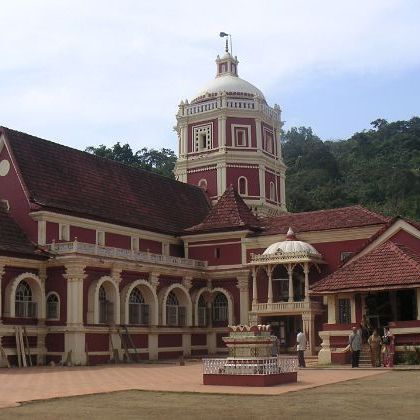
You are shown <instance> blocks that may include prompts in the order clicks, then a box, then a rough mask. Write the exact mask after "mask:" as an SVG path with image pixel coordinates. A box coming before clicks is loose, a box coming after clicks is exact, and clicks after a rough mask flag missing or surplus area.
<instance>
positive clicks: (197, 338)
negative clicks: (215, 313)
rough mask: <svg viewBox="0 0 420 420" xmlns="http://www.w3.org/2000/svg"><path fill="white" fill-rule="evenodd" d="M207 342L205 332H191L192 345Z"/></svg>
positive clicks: (202, 344) (200, 344)
mask: <svg viewBox="0 0 420 420" xmlns="http://www.w3.org/2000/svg"><path fill="white" fill-rule="evenodd" d="M206 344H207V335H206V334H191V345H192V346H205V345H206Z"/></svg>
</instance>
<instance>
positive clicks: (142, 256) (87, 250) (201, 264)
mask: <svg viewBox="0 0 420 420" xmlns="http://www.w3.org/2000/svg"><path fill="white" fill-rule="evenodd" d="M49 250H50V252H51V253H53V254H56V255H69V254H70V255H71V254H83V255H92V256H98V257H105V258H113V259H120V260H128V261H139V262H144V263H152V264H161V265H170V266H176V267H182V268H195V269H199V270H204V269H206V268H207V261H199V260H193V259H190V258H180V257H171V256H169V255H162V254H153V253H151V252H143V251H135V250H130V249H122V248H114V247H109V246H100V245H95V244H88V243H85V242H78V241H77V240H75V241H73V242H60V243H52V244H51V245H49Z"/></svg>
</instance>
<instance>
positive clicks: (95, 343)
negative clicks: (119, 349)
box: [85, 333, 109, 359]
mask: <svg viewBox="0 0 420 420" xmlns="http://www.w3.org/2000/svg"><path fill="white" fill-rule="evenodd" d="M85 340H86V344H87V349H88V352H91V351H108V350H109V334H108V333H104V334H95V333H87V334H86V335H85ZM107 359H109V356H107Z"/></svg>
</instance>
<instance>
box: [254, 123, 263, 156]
mask: <svg viewBox="0 0 420 420" xmlns="http://www.w3.org/2000/svg"><path fill="white" fill-rule="evenodd" d="M255 132H256V135H257V149H258V150H262V127H261V120H260V119H259V118H256V119H255Z"/></svg>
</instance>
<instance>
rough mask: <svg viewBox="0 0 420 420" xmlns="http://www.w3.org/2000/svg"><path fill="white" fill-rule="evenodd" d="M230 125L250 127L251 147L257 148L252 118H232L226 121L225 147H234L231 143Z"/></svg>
mask: <svg viewBox="0 0 420 420" xmlns="http://www.w3.org/2000/svg"><path fill="white" fill-rule="evenodd" d="M232 124H241V125H250V126H251V147H257V135H256V129H255V120H254V119H253V118H232V117H228V118H227V119H226V145H227V146H234V143H232Z"/></svg>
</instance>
